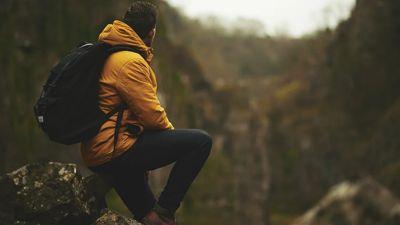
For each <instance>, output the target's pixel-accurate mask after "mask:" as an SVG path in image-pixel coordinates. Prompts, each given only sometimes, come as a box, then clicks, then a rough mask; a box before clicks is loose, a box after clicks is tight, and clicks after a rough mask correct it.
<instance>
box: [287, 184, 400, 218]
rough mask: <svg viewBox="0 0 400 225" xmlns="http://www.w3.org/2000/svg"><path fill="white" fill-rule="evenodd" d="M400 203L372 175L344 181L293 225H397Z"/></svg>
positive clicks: (399, 216)
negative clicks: (355, 180) (358, 179)
mask: <svg viewBox="0 0 400 225" xmlns="http://www.w3.org/2000/svg"><path fill="white" fill-rule="evenodd" d="M399 224H400V203H399V201H398V199H396V197H394V196H393V195H392V194H391V193H390V192H389V191H388V190H387V189H386V188H385V187H383V186H382V185H380V184H379V183H377V182H376V181H375V180H373V179H372V178H365V179H363V180H360V181H358V182H354V183H352V182H343V183H340V184H338V185H336V186H334V187H333V188H332V189H331V191H330V192H329V193H328V194H327V195H326V196H325V197H324V198H323V199H322V200H321V201H320V202H319V203H318V204H317V205H316V206H315V207H313V208H312V209H310V210H309V211H308V212H306V213H305V214H304V215H303V216H302V217H300V218H298V219H297V221H296V222H295V223H294V225H399Z"/></svg>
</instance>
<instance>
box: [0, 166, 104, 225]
mask: <svg viewBox="0 0 400 225" xmlns="http://www.w3.org/2000/svg"><path fill="white" fill-rule="evenodd" d="M102 186H104V185H102V184H101V179H99V178H98V177H97V176H95V175H92V176H89V177H86V178H84V177H82V176H81V174H80V173H79V171H78V169H77V166H76V165H75V164H62V163H56V162H49V163H36V164H29V165H26V166H23V167H21V168H19V169H17V170H15V171H13V172H11V173H8V174H6V175H4V176H2V177H0V190H1V191H0V225H3V224H7V225H8V224H26V225H33V224H41V225H46V224H49V225H50V224H51V225H55V224H61V225H64V224H65V225H70V224H74V225H80V224H82V225H83V224H90V223H92V222H93V221H94V220H96V218H98V217H99V215H100V213H101V210H102V209H104V208H105V201H104V194H105V192H106V190H107V188H100V187H102Z"/></svg>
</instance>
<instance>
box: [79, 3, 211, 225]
mask: <svg viewBox="0 0 400 225" xmlns="http://www.w3.org/2000/svg"><path fill="white" fill-rule="evenodd" d="M156 19H157V11H156V7H155V6H154V5H153V4H151V3H149V2H145V1H135V2H134V3H133V4H132V5H131V6H130V8H129V9H128V11H127V12H126V14H125V16H124V18H123V20H122V21H120V20H115V21H114V22H113V24H109V25H107V26H106V27H105V28H104V30H103V31H102V32H101V34H100V35H99V41H100V42H106V43H109V44H111V45H127V46H131V47H133V48H135V49H138V50H140V53H141V54H138V53H135V52H131V51H122V52H117V53H114V54H112V55H111V56H110V57H109V58H108V59H107V61H106V63H105V65H104V68H103V72H102V74H101V77H100V80H99V82H100V90H99V106H100V108H101V109H102V110H103V111H104V112H105V113H107V112H109V111H111V110H112V109H114V108H115V107H116V106H117V105H119V104H120V103H122V102H124V103H126V104H127V106H128V109H127V110H125V112H124V113H123V116H122V122H121V128H120V129H119V133H118V142H117V145H116V147H115V149H114V147H113V144H114V141H113V138H114V130H115V126H116V121H117V115H114V116H113V117H111V118H110V119H109V120H108V121H107V122H106V123H105V124H103V125H102V127H101V128H100V131H99V133H98V134H97V135H96V136H95V137H94V138H92V139H91V140H89V141H87V142H85V143H82V147H81V154H82V157H83V159H84V161H85V163H86V164H87V165H88V167H89V169H91V170H92V171H93V172H95V173H98V174H100V175H101V176H102V177H104V178H105V179H106V180H107V181H108V182H109V183H110V184H111V185H112V186H113V187H114V188H115V190H116V191H117V193H118V194H119V196H120V197H121V199H122V200H123V202H124V203H125V204H126V205H127V207H128V208H129V210H130V211H131V212H132V214H133V215H134V217H135V219H137V220H139V221H141V222H142V223H144V224H151V225H173V224H175V223H176V222H175V211H176V210H177V209H178V207H179V206H180V203H181V201H182V199H183V197H184V195H185V194H186V192H187V190H188V189H189V186H190V185H191V183H192V182H193V180H194V179H195V178H196V176H197V174H198V173H199V171H200V170H201V168H202V167H203V164H204V163H205V161H206V159H207V158H208V156H209V154H210V151H211V146H212V140H211V137H210V136H209V135H208V134H207V133H206V132H205V131H202V130H197V129H174V127H173V125H172V124H171V122H170V121H169V120H168V118H167V115H166V112H165V110H164V108H163V107H162V106H161V105H160V102H159V99H158V98H157V81H156V76H155V74H154V72H153V70H152V69H151V67H150V66H149V63H150V61H151V59H152V56H153V55H152V51H151V45H152V43H153V40H154V36H155V34H156ZM132 127H133V128H138V129H136V132H139V135H137V133H135V132H133V131H132ZM173 162H175V165H174V167H173V168H172V170H171V173H170V175H169V178H168V181H167V184H166V185H165V187H164V190H163V191H162V193H161V195H160V196H159V198H158V200H156V199H155V197H154V195H153V193H152V191H151V190H150V188H149V185H148V182H147V178H146V173H147V171H149V170H154V169H157V168H160V167H163V166H166V165H168V164H171V163H173Z"/></svg>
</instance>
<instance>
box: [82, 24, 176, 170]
mask: <svg viewBox="0 0 400 225" xmlns="http://www.w3.org/2000/svg"><path fill="white" fill-rule="evenodd" d="M99 41H101V42H106V43H109V44H111V45H129V46H133V47H136V48H139V49H141V50H143V52H145V58H143V57H142V56H140V55H139V54H138V53H135V52H130V51H122V52H117V53H114V54H112V55H111V56H110V57H109V58H108V59H107V61H106V63H105V65H104V68H103V72H102V74H101V76H100V80H99V82H100V90H99V106H100V109H101V110H102V111H103V112H104V113H107V112H110V111H111V110H112V109H114V108H115V107H116V106H117V105H119V104H120V103H121V102H125V103H126V104H127V105H128V109H127V110H125V111H124V115H123V118H122V122H121V128H120V130H119V136H118V143H117V146H116V149H115V152H114V157H116V156H118V155H120V154H122V153H124V152H125V151H126V150H128V149H129V148H130V147H131V146H132V145H133V144H134V143H135V141H136V137H134V135H132V134H130V133H129V132H128V131H127V127H126V125H127V124H134V125H138V126H139V127H140V128H141V130H142V131H143V130H146V129H149V130H164V129H174V127H173V126H172V124H171V123H170V121H169V120H168V118H167V115H166V112H165V110H164V108H163V107H162V106H161V105H160V102H159V100H158V98H157V80H156V76H155V74H154V72H153V70H152V69H151V67H150V66H149V63H150V61H151V59H152V57H153V54H152V51H151V48H149V47H147V46H146V45H145V44H144V42H143V41H142V39H141V38H140V37H139V36H138V35H137V34H136V32H135V31H134V30H133V29H132V28H131V27H130V26H128V25H127V24H125V23H123V22H122V21H119V20H115V21H114V22H113V24H108V25H107V26H106V27H105V28H104V30H103V31H102V32H101V34H100V36H99ZM116 120H117V114H115V115H114V116H112V117H111V118H110V119H109V120H108V121H107V122H106V123H104V124H103V125H102V126H101V128H100V131H99V133H98V134H97V135H96V136H95V137H93V138H92V139H91V140H89V141H87V142H84V143H82V144H81V155H82V158H83V160H84V162H85V164H86V165H87V166H96V165H100V164H103V163H105V162H107V161H109V160H110V159H111V157H112V152H113V149H114V146H113V145H114V128H115V125H116Z"/></svg>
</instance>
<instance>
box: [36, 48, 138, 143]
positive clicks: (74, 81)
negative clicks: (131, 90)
mask: <svg viewBox="0 0 400 225" xmlns="http://www.w3.org/2000/svg"><path fill="white" fill-rule="evenodd" d="M118 51H133V52H137V53H139V54H141V52H140V51H139V50H138V49H135V48H133V47H128V46H111V45H109V44H106V43H102V42H98V43H94V44H92V43H83V44H81V45H79V46H78V47H76V48H75V49H73V50H72V51H71V52H70V53H69V54H68V55H67V56H65V57H64V58H62V59H61V60H60V62H59V63H58V64H57V65H56V66H55V67H53V69H52V70H51V72H50V76H49V78H48V80H47V81H46V83H45V85H44V86H43V90H42V93H41V95H40V97H39V99H38V101H37V103H36V104H35V106H34V112H35V116H36V120H37V122H38V123H39V125H40V127H41V128H42V129H43V131H44V132H45V133H46V134H47V135H48V136H49V138H50V139H51V140H52V141H55V142H58V143H62V144H66V145H71V144H76V143H79V142H84V141H87V140H89V139H90V138H92V137H94V136H95V135H96V134H97V133H98V131H99V129H100V127H101V125H102V124H103V123H104V122H106V121H107V120H108V119H109V118H110V117H111V116H112V115H114V114H115V113H118V116H117V124H116V127H115V132H114V148H115V145H116V142H117V140H118V130H119V127H120V125H121V119H122V114H123V111H124V110H125V109H126V108H127V106H126V105H125V104H120V105H118V106H117V107H116V108H115V109H113V110H112V111H111V112H109V113H107V114H104V113H103V112H102V111H101V110H100V108H99V105H98V90H99V77H100V74H101V72H102V69H103V65H104V63H105V61H106V59H107V57H108V56H109V55H111V54H112V53H115V52H118Z"/></svg>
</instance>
